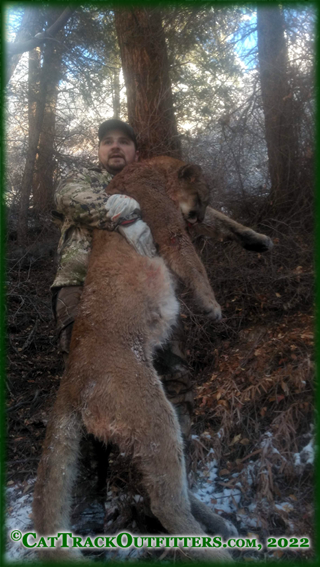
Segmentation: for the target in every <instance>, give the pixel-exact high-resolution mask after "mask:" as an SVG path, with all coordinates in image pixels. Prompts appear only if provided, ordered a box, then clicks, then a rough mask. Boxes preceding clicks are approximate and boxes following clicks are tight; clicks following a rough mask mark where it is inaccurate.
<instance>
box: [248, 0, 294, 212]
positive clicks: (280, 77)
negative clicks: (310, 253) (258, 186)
mask: <svg viewBox="0 0 320 567" xmlns="http://www.w3.org/2000/svg"><path fill="white" fill-rule="evenodd" d="M257 18H258V52H259V65H260V81H261V94H262V104H263V110H264V116H265V129H266V142H267V148H268V157H269V172H270V178H271V192H270V202H271V205H272V209H273V211H274V212H276V213H282V212H283V211H284V210H287V208H288V206H292V205H293V204H294V203H295V202H296V199H297V197H298V192H299V189H298V187H297V182H296V179H297V175H296V159H297V154H298V141H297V133H296V131H295V119H294V108H293V105H294V100H293V96H292V93H291V91H290V85H289V81H288V76H287V71H288V53H287V46H286V40H285V36H284V18H283V14H282V10H281V8H280V7H279V6H276V5H274V6H272V7H270V6H266V7H265V6H263V7H262V6H261V7H260V6H258V8H257Z"/></svg>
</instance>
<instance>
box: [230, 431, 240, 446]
mask: <svg viewBox="0 0 320 567" xmlns="http://www.w3.org/2000/svg"><path fill="white" fill-rule="evenodd" d="M240 439H241V433H239V435H235V436H234V438H233V439H232V441H231V443H230V447H231V445H234V444H235V443H238V441H240Z"/></svg>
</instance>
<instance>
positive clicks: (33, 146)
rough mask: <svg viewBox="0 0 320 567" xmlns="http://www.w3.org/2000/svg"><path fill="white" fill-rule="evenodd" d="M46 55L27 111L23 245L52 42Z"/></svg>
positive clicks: (20, 230)
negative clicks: (32, 103)
mask: <svg viewBox="0 0 320 567" xmlns="http://www.w3.org/2000/svg"><path fill="white" fill-rule="evenodd" d="M45 50H46V56H45V57H44V62H45V61H46V64H44V65H43V66H42V69H41V74H40V87H39V93H38V99H37V104H36V110H35V115H34V117H33V116H32V112H31V113H29V116H31V122H32V124H30V126H31V127H29V144H28V150H27V156H26V165H25V169H24V172H23V177H22V182H21V197H20V209H19V228H18V243H19V244H20V245H23V244H25V243H26V240H27V236H28V208H29V200H30V194H31V189H32V183H33V175H34V166H35V160H36V155H37V148H38V143H39V136H40V132H41V129H42V124H43V117H44V109H45V105H46V97H47V87H48V84H49V82H50V76H51V73H52V70H51V67H50V62H51V61H52V55H53V51H54V44H53V43H52V42H50V43H48V44H47V45H46V48H45Z"/></svg>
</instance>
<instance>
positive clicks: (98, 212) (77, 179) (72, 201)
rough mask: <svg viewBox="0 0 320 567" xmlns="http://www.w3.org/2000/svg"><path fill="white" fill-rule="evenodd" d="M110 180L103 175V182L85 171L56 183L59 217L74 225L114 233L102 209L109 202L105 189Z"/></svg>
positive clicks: (111, 224)
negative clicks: (60, 215) (104, 229)
mask: <svg viewBox="0 0 320 567" xmlns="http://www.w3.org/2000/svg"><path fill="white" fill-rule="evenodd" d="M111 179H112V177H111V176H110V179H109V178H108V175H107V174H106V175H104V178H103V181H102V180H101V179H100V180H99V178H98V176H94V175H91V173H90V172H89V171H88V170H87V169H85V168H83V169H80V170H77V171H76V172H72V173H70V174H69V175H68V176H67V177H66V178H65V179H63V180H61V181H60V182H59V184H58V186H57V189H56V192H55V204H56V208H57V211H58V213H61V214H63V215H64V217H65V218H68V219H70V220H72V222H74V223H76V224H84V225H86V226H90V227H92V228H106V229H109V230H113V229H114V228H115V226H114V224H113V223H112V221H111V220H110V218H109V219H108V218H107V209H106V207H105V205H106V203H107V201H108V198H109V195H107V193H106V192H105V187H106V185H107V182H109V181H111Z"/></svg>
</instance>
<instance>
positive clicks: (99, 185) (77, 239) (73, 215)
mask: <svg viewBox="0 0 320 567" xmlns="http://www.w3.org/2000/svg"><path fill="white" fill-rule="evenodd" d="M111 179H112V175H111V174H110V173H108V172H107V171H106V170H103V169H100V168H99V167H92V168H85V167H83V168H79V169H77V170H75V171H72V172H71V173H69V174H68V175H67V177H66V178H65V179H63V180H61V181H60V182H59V184H58V186H57V190H56V193H55V204H56V211H54V213H53V214H54V216H55V217H56V218H59V219H60V228H61V237H60V240H59V245H58V257H59V258H58V271H57V274H56V277H55V280H54V282H53V284H52V286H51V287H52V288H54V287H65V286H72V285H82V284H83V282H84V280H85V277H86V274H87V268H88V261H89V254H90V251H91V241H92V232H93V229H94V228H101V229H103V228H104V229H109V230H113V229H114V228H115V227H114V226H113V223H112V222H111V221H110V219H107V210H106V208H105V205H106V202H107V200H108V198H109V195H107V193H106V191H105V189H106V187H107V185H108V184H109V183H110V181H111Z"/></svg>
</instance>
